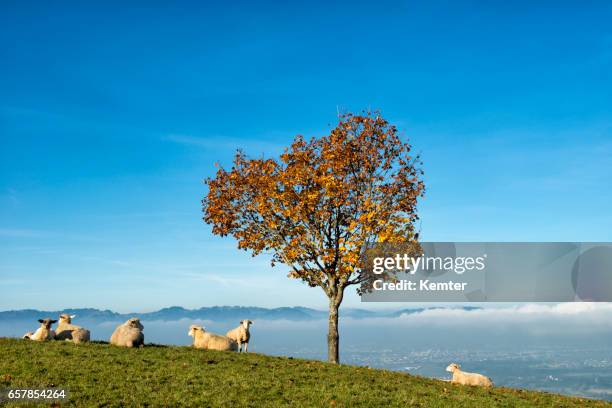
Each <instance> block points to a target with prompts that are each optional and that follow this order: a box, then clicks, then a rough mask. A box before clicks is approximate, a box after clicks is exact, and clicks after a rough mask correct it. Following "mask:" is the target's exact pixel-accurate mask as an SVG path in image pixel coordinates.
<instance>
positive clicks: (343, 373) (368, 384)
mask: <svg viewBox="0 0 612 408" xmlns="http://www.w3.org/2000/svg"><path fill="white" fill-rule="evenodd" d="M0 354H1V355H2V356H3V358H2V359H0V388H6V387H17V388H21V387H65V388H68V389H69V390H70V398H71V399H70V404H71V405H72V406H113V407H114V406H145V405H146V406H159V407H162V406H163V407H167V406H232V407H242V406H302V407H307V406H317V407H377V406H381V407H383V406H384V407H389V406H393V407H395V406H397V407H399V406H402V407H404V406H414V407H449V406H461V407H552V406H554V407H612V403H609V402H605V401H595V400H588V399H583V398H572V397H565V396H560V395H555V394H548V393H543V392H533V391H523V390H515V389H508V388H495V389H492V390H485V389H481V388H473V387H463V386H454V385H451V384H449V383H446V382H443V381H439V380H433V379H428V378H422V377H415V376H411V375H408V374H403V373H397V372H392V371H386V370H377V369H370V368H367V367H354V366H345V365H339V366H337V365H332V364H328V363H324V362H320V361H309V360H299V359H292V358H286V357H270V356H265V355H261V354H251V353H249V354H237V353H224V352H214V351H203V350H196V349H193V348H190V347H177V346H148V347H145V348H142V349H122V348H116V347H111V346H109V345H107V344H101V343H92V344H85V345H80V346H75V345H73V344H71V343H68V342H48V343H37V342H32V341H25V340H17V339H4V338H0Z"/></svg>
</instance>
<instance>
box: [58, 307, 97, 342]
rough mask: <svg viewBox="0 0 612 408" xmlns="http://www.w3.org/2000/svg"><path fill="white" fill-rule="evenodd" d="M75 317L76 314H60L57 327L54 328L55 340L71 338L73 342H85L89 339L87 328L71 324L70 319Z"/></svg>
mask: <svg viewBox="0 0 612 408" xmlns="http://www.w3.org/2000/svg"><path fill="white" fill-rule="evenodd" d="M75 317H76V315H72V316H71V315H68V314H61V315H60V317H59V324H58V325H57V329H55V333H56V334H55V339H56V340H72V342H73V343H74V344H80V343H86V342H88V341H89V338H90V333H89V330H87V329H84V328H82V327H81V326H77V325H74V324H72V319H74V318H75Z"/></svg>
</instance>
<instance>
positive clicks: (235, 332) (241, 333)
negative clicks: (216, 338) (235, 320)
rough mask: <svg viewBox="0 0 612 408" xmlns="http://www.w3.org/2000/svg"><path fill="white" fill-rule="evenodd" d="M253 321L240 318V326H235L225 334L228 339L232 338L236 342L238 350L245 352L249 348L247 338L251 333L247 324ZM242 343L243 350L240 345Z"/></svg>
mask: <svg viewBox="0 0 612 408" xmlns="http://www.w3.org/2000/svg"><path fill="white" fill-rule="evenodd" d="M252 324H253V322H252V321H250V320H241V321H240V326H238V327H236V328H235V329H232V330H230V331H228V332H227V333H226V334H225V335H226V336H227V337H229V338H230V339H232V340H234V341H235V342H236V343H238V351H239V352H240V351H244V352H245V353H246V352H247V351H248V348H249V339H250V338H251V333H250V332H249V326H250V325H252ZM243 344H244V350H242V345H243Z"/></svg>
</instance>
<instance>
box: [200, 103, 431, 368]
mask: <svg viewBox="0 0 612 408" xmlns="http://www.w3.org/2000/svg"><path fill="white" fill-rule="evenodd" d="M420 164H421V163H420V160H419V158H418V156H416V157H413V156H411V153H410V145H409V144H407V143H404V142H402V140H401V139H400V137H399V136H398V132H397V129H396V127H395V126H393V125H391V124H389V123H388V122H387V121H386V120H385V119H383V118H382V117H381V116H380V115H379V114H377V113H371V112H365V113H363V114H361V115H353V114H345V115H341V116H340V117H339V123H338V125H337V126H336V127H335V128H334V129H333V130H332V131H331V133H330V134H329V135H326V136H323V137H319V138H312V139H310V140H306V139H305V138H303V137H302V136H297V137H296V138H295V139H294V141H293V143H292V144H291V146H289V147H288V148H286V149H285V151H284V153H283V154H281V155H280V158H279V159H278V160H275V159H273V158H248V157H247V156H246V155H245V154H244V153H243V152H241V151H238V152H237V154H236V156H235V159H234V163H233V166H232V168H231V169H230V170H225V169H224V168H219V170H218V171H217V173H216V175H215V177H213V178H208V179H207V180H206V184H207V185H208V187H209V191H208V194H207V195H206V197H205V198H204V199H203V200H202V205H203V211H204V217H203V218H204V221H205V222H207V223H209V224H211V225H212V231H213V233H214V234H218V235H221V236H226V235H232V236H233V237H234V238H235V239H236V240H237V241H238V248H240V249H244V250H247V251H250V252H252V254H253V256H255V255H258V254H261V253H270V254H272V266H274V265H275V264H276V263H282V264H285V265H287V266H288V267H289V268H290V272H289V275H288V276H289V277H291V278H296V279H301V280H302V281H304V282H306V283H307V284H308V285H309V286H311V287H316V286H318V287H320V288H322V289H323V291H324V292H325V294H326V295H327V297H328V298H329V332H328V337H327V343H328V360H329V361H330V362H333V363H338V361H339V354H338V347H339V334H338V310H339V307H340V304H341V303H342V298H343V296H344V290H345V289H346V288H347V287H348V286H351V285H360V286H358V290H363V287H364V286H363V284H364V281H365V280H367V279H368V277H367V275H365V274H362V273H360V268H359V260H360V255H361V254H362V253H363V251H364V250H365V249H366V248H367V247H368V245H371V244H372V243H375V242H384V243H403V244H407V243H411V242H416V240H417V234H416V232H415V227H414V225H415V221H416V220H417V219H418V216H417V213H416V205H417V199H418V198H419V197H420V196H422V194H423V192H424V184H423V182H422V180H421V179H420V176H421V175H422V174H423V173H422V170H420ZM359 288H361V289H359Z"/></svg>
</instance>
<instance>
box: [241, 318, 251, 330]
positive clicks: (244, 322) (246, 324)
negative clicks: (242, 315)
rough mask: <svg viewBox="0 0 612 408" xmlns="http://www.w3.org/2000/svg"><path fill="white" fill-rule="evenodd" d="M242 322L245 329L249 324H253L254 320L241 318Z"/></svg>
mask: <svg viewBox="0 0 612 408" xmlns="http://www.w3.org/2000/svg"><path fill="white" fill-rule="evenodd" d="M240 324H241V325H242V327H244V328H245V329H247V330H248V329H249V326H250V325H252V324H253V322H252V321H250V320H241V321H240Z"/></svg>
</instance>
